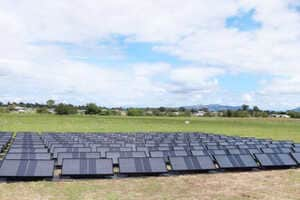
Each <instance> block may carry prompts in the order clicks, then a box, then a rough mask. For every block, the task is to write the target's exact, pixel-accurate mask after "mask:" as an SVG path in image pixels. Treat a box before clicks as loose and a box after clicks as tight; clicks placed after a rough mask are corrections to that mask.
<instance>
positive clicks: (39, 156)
mask: <svg viewBox="0 0 300 200" xmlns="http://www.w3.org/2000/svg"><path fill="white" fill-rule="evenodd" d="M5 159H7V160H25V159H27V160H50V159H51V156H50V154H49V153H8V154H7V155H6V156H5Z"/></svg>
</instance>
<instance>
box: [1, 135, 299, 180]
mask: <svg viewBox="0 0 300 200" xmlns="http://www.w3.org/2000/svg"><path fill="white" fill-rule="evenodd" d="M0 135H1V134H0ZM4 136H5V134H4V135H2V137H1V136H0V145H1V141H2V138H5V139H7V142H8V141H10V140H11V136H12V135H11V134H10V135H9V134H6V136H5V137H4ZM3 141H4V139H3ZM5 141H6V140H5ZM6 144H7V143H6ZM299 149H300V145H299V144H295V143H293V142H292V141H272V140H270V139H256V138H243V137H232V136H223V135H214V134H204V133H172V134H170V133H135V134H132V133H130V134H125V133H124V134H123V133H122V134H120V133H103V134H98V133H85V134H80V133H45V134H43V135H39V134H36V133H18V134H17V135H16V137H15V138H14V140H13V143H12V145H11V147H10V149H9V151H8V153H7V155H6V156H5V158H4V160H3V164H2V166H1V167H0V177H7V178H8V177H14V178H17V177H21V178H23V177H31V178H45V177H52V176H53V172H54V168H55V166H57V167H62V171H61V176H72V177H98V176H112V175H114V174H115V173H114V167H117V168H118V169H119V172H118V173H119V174H121V175H123V174H124V175H143V174H146V175H152V174H164V173H173V172H180V173H188V172H202V171H203V172H204V171H211V170H219V169H221V170H244V169H254V168H274V167H276V168H285V167H292V166H297V165H298V166H300V162H299V160H300V158H299V157H300V151H299Z"/></svg>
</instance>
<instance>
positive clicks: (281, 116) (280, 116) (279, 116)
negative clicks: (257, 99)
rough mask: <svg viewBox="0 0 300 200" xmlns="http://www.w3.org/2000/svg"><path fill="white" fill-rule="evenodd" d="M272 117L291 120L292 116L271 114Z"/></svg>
mask: <svg viewBox="0 0 300 200" xmlns="http://www.w3.org/2000/svg"><path fill="white" fill-rule="evenodd" d="M270 117H273V118H291V116H289V115H286V114H271V115H270Z"/></svg>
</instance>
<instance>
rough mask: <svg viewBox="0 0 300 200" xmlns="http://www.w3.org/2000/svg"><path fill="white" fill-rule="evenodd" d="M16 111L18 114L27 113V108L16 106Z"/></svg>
mask: <svg viewBox="0 0 300 200" xmlns="http://www.w3.org/2000/svg"><path fill="white" fill-rule="evenodd" d="M15 111H16V112H18V113H24V112H26V110H25V108H24V107H21V106H16V107H15Z"/></svg>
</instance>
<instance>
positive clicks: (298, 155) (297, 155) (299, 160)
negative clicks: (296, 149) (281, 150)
mask: <svg viewBox="0 0 300 200" xmlns="http://www.w3.org/2000/svg"><path fill="white" fill-rule="evenodd" d="M292 157H293V158H294V160H295V161H296V162H297V163H298V165H300V153H292Z"/></svg>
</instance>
